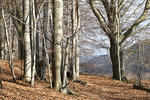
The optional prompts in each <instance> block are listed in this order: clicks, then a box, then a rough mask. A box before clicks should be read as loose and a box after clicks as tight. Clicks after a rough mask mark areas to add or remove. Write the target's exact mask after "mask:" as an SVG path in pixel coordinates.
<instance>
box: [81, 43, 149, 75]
mask: <svg viewBox="0 0 150 100" xmlns="http://www.w3.org/2000/svg"><path fill="white" fill-rule="evenodd" d="M124 53H125V56H124V58H125V59H124V61H125V69H126V74H127V76H128V77H135V75H136V74H137V71H138V69H139V68H140V66H142V70H143V72H144V75H143V76H145V77H147V78H148V75H149V76H150V74H149V73H150V40H143V41H141V42H136V43H135V44H133V45H132V46H131V47H129V48H128V49H127V50H125V52H124ZM139 55H140V58H139ZM80 70H81V72H82V73H87V74H95V75H99V74H107V75H112V67H111V61H110V57H109V55H101V56H97V57H93V58H92V59H90V60H88V61H87V62H84V63H81V64H80Z"/></svg>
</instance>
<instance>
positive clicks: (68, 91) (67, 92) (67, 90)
mask: <svg viewBox="0 0 150 100" xmlns="http://www.w3.org/2000/svg"><path fill="white" fill-rule="evenodd" d="M60 92H61V93H64V94H71V95H77V96H78V95H79V94H78V93H76V92H74V91H72V90H71V89H70V88H69V87H68V85H66V86H65V87H62V88H61V89H60Z"/></svg>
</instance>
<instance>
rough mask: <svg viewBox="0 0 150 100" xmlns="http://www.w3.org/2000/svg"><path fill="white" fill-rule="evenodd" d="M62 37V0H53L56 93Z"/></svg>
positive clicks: (59, 79) (59, 84)
mask: <svg viewBox="0 0 150 100" xmlns="http://www.w3.org/2000/svg"><path fill="white" fill-rule="evenodd" d="M62 37H63V0H54V34H53V61H54V62H53V65H52V66H53V67H54V69H53V82H54V88H55V90H56V91H59V90H60V88H61V60H62V59H61V58H62V54H61V51H62V47H61V42H62Z"/></svg>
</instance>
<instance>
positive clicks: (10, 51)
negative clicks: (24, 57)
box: [2, 8, 16, 82]
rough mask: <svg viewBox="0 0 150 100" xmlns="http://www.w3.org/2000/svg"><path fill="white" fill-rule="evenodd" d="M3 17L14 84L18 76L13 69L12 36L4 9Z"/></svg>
mask: <svg viewBox="0 0 150 100" xmlns="http://www.w3.org/2000/svg"><path fill="white" fill-rule="evenodd" d="M2 17H3V21H4V27H5V35H6V41H7V48H8V58H9V67H10V70H11V74H12V77H13V80H14V82H16V76H15V72H14V68H13V59H12V55H13V54H12V53H13V52H12V46H11V43H10V40H11V36H10V35H11V34H9V31H8V26H7V23H6V19H5V13H4V10H3V8H2ZM11 42H12V41H11Z"/></svg>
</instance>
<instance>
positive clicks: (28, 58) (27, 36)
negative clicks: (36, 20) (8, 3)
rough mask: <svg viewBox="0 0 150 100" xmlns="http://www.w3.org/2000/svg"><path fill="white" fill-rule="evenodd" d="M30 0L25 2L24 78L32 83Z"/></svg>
mask: <svg viewBox="0 0 150 100" xmlns="http://www.w3.org/2000/svg"><path fill="white" fill-rule="evenodd" d="M29 1H30V0H24V23H25V26H24V28H25V29H24V44H25V61H24V63H25V64H24V67H25V69H24V78H25V81H27V82H30V81H31V66H32V65H31V62H32V58H31V44H30V41H31V40H30V28H29V26H30V20H29V18H30V17H29V15H30V5H29Z"/></svg>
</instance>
